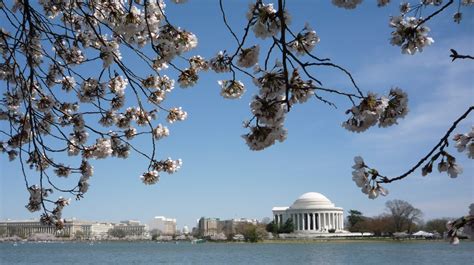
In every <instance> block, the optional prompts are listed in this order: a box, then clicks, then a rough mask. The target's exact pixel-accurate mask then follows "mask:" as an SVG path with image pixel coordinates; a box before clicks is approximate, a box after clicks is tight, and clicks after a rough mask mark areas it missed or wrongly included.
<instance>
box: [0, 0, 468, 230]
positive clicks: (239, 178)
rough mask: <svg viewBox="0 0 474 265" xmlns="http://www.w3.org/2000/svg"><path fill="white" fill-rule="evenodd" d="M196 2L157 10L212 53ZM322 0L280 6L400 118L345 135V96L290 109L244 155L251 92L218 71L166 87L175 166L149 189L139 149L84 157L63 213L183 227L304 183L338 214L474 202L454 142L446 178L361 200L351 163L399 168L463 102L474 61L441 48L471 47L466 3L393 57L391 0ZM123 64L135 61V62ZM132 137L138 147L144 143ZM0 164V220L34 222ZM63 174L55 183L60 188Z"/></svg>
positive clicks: (211, 34)
mask: <svg viewBox="0 0 474 265" xmlns="http://www.w3.org/2000/svg"><path fill="white" fill-rule="evenodd" d="M196 2H197V1H190V2H189V3H188V4H186V5H179V6H177V5H172V4H170V5H169V6H168V7H167V12H169V14H170V17H171V18H173V22H176V23H177V24H178V25H181V26H182V27H183V28H186V29H189V30H190V31H192V32H194V33H196V35H197V36H198V38H199V45H198V48H197V49H196V50H194V51H192V52H191V54H200V55H202V56H204V57H205V58H211V57H213V56H214V55H215V54H216V53H217V52H218V51H219V50H223V49H226V48H227V49H230V48H231V47H234V43H233V39H232V36H231V35H230V34H229V33H228V32H227V31H226V29H225V26H224V25H223V23H222V18H221V17H220V16H219V15H218V14H219V9H218V8H219V7H218V4H217V3H216V2H215V1H202V2H201V1H200V2H201V3H196ZM211 2H212V3H211ZM326 2H327V3H320V5H321V8H320V9H307V8H305V1H301V2H298V3H292V4H291V5H289V8H290V12H292V13H293V14H294V15H293V18H292V26H293V27H294V28H295V29H299V28H301V27H303V26H304V23H305V22H309V23H310V24H311V25H312V27H313V28H314V29H315V30H316V32H317V33H318V35H319V36H320V38H321V42H320V43H319V44H318V46H317V47H316V48H315V51H316V52H317V54H320V55H321V56H326V57H331V58H332V59H333V60H334V61H335V62H337V63H338V64H341V65H343V66H345V67H347V68H348V69H350V70H351V71H352V73H353V75H354V77H355V79H356V80H357V81H358V83H359V85H360V86H361V87H362V88H363V89H364V90H365V91H373V92H377V93H379V94H386V92H387V91H388V90H389V89H390V88H391V87H395V86H399V87H401V88H403V89H404V90H405V91H407V93H408V96H409V108H410V112H409V113H408V115H407V117H406V118H405V119H402V120H400V121H399V125H397V126H393V127H389V128H382V129H379V128H371V129H369V130H368V131H367V132H364V133H362V134H354V133H351V132H348V131H346V130H345V129H343V128H342V127H341V123H342V122H343V121H344V120H346V119H347V116H346V115H345V114H344V111H345V110H346V109H347V108H348V107H349V106H348V105H347V104H346V103H344V102H342V101H341V102H339V101H337V100H336V103H337V104H338V109H333V108H332V107H330V106H327V105H323V104H321V103H319V102H316V101H315V102H314V103H310V104H305V105H301V106H297V107H295V108H294V109H292V111H291V112H290V113H289V115H288V117H287V122H286V127H287V128H288V131H289V134H288V139H287V140H286V141H285V142H284V143H277V144H276V145H275V146H272V147H270V148H269V149H267V150H264V151H260V152H254V151H250V150H248V147H247V146H246V145H245V142H244V141H243V139H241V137H240V135H242V134H244V133H246V130H245V129H243V128H242V126H241V124H242V121H243V120H246V119H248V118H249V117H250V116H251V114H250V110H249V108H248V102H249V99H250V98H251V97H252V95H254V94H256V88H255V87H253V86H252V82H251V81H250V80H246V79H243V81H244V82H245V83H246V84H247V92H246V94H245V95H244V96H243V98H242V99H240V100H236V101H229V100H225V99H223V98H222V97H221V96H220V95H219V86H218V84H217V80H222V79H226V78H227V77H228V76H222V75H216V74H214V73H210V72H208V73H204V74H203V75H202V76H201V79H200V80H199V82H198V84H197V86H195V87H193V88H189V89H181V88H179V87H178V86H177V85H176V87H175V89H174V92H173V93H172V94H171V95H170V98H169V102H168V104H169V106H175V105H177V106H182V107H183V109H185V110H186V111H187V112H188V116H189V117H188V120H186V121H185V122H183V123H180V124H176V125H174V126H171V127H170V130H171V134H170V136H169V137H168V138H167V139H164V140H163V141H161V142H160V145H159V148H158V155H159V157H162V158H166V157H167V156H171V157H173V158H182V159H183V167H182V168H181V170H180V171H179V172H177V173H176V174H174V175H163V176H161V179H160V181H159V182H158V183H157V184H156V185H153V186H145V185H143V183H142V182H141V181H140V179H139V176H140V175H141V174H142V173H143V172H144V171H146V163H145V162H144V161H142V160H141V159H140V158H139V157H138V156H137V155H131V157H130V158H129V159H127V160H119V159H116V158H112V159H109V160H107V161H102V160H97V161H94V168H95V174H94V176H93V177H92V178H91V182H90V184H91V187H90V190H89V192H88V193H87V194H86V195H85V197H84V198H83V199H81V200H80V201H75V200H74V198H72V201H71V205H70V206H68V207H66V208H65V209H64V213H63V214H64V216H70V217H71V218H72V217H76V218H78V219H100V218H105V219H108V220H111V221H120V220H125V219H136V220H141V221H146V219H145V218H146V217H147V216H149V217H150V218H151V217H153V216H156V215H163V216H173V218H176V219H177V221H178V227H182V226H184V225H188V226H189V227H193V226H195V220H196V218H200V217H202V216H208V217H222V218H234V217H247V218H256V219H258V220H261V219H262V218H263V217H270V218H271V208H272V207H273V206H276V205H289V204H291V203H292V202H293V201H294V199H295V198H297V197H298V196H299V195H300V194H303V193H305V192H311V191H314V192H320V193H322V194H325V195H327V196H328V197H329V198H331V200H332V201H333V202H334V203H335V204H336V205H339V206H341V207H343V208H344V209H345V211H347V210H349V209H357V210H360V211H361V212H363V213H364V214H365V215H367V216H373V215H376V214H380V213H382V212H383V211H384V208H385V206H384V204H385V202H386V201H388V200H393V199H402V200H406V201H408V202H410V203H411V204H412V205H413V206H415V207H417V208H419V209H421V210H422V211H423V212H424V213H425V216H424V219H425V220H426V219H432V218H436V217H459V216H461V215H464V214H466V213H467V212H468V207H469V205H470V204H471V203H472V202H474V191H473V187H474V183H473V176H474V165H473V163H472V160H469V159H468V158H467V157H466V155H465V154H463V153H458V152H457V151H456V150H455V148H453V146H450V147H449V148H448V149H449V151H450V152H452V153H453V154H455V155H456V157H457V159H458V162H459V164H461V165H462V166H463V168H464V172H463V174H461V175H459V176H458V177H457V178H456V179H450V178H449V176H447V175H446V174H445V173H443V174H440V173H438V172H437V171H436V170H434V172H433V174H431V175H429V176H427V177H422V176H421V172H420V170H417V171H416V172H415V173H414V174H413V175H411V176H410V177H408V178H407V179H406V180H403V181H400V182H396V183H393V184H391V185H387V189H388V190H389V191H390V194H389V195H388V196H387V197H381V198H377V199H376V200H369V199H368V198H367V196H366V195H364V194H362V193H361V192H360V189H359V188H357V187H356V185H355V184H354V182H353V181H352V180H351V177H352V175H351V172H352V168H351V166H352V165H353V158H354V156H357V155H362V156H363V157H364V159H365V161H366V162H367V163H368V164H370V165H371V166H374V167H376V168H377V169H380V170H383V171H384V172H386V173H387V174H390V175H397V174H399V173H401V172H403V171H405V170H406V169H408V168H410V167H411V166H412V165H413V164H414V163H415V162H417V161H418V160H419V158H420V157H422V156H423V155H424V154H425V153H426V152H427V151H429V149H430V148H431V147H432V146H434V145H435V144H436V143H437V141H438V140H439V139H440V138H441V136H442V135H443V134H444V132H445V131H446V130H447V129H448V128H449V127H450V126H451V124H452V121H453V120H454V119H455V118H457V117H458V116H459V115H461V114H462V113H463V112H464V109H465V107H466V106H468V105H472V103H473V100H472V99H473V98H474V95H473V90H472V84H473V78H472V75H471V73H470V71H471V70H472V62H469V61H462V60H459V61H456V62H455V63H451V62H450V59H449V49H450V48H455V49H457V50H459V51H462V52H463V53H465V54H473V53H474V45H473V43H474V37H473V34H472V33H473V30H472V29H473V28H474V27H473V26H474V19H473V11H472V10H466V11H465V13H466V14H465V17H466V19H465V21H463V23H461V24H460V25H457V24H455V23H453V22H452V21H451V20H452V18H451V16H450V15H451V14H443V15H442V16H440V17H439V19H436V20H433V21H430V28H431V32H430V35H431V36H433V38H434V39H435V43H434V44H432V45H431V46H430V47H427V48H426V49H425V50H424V51H423V52H422V53H419V54H416V55H414V56H408V55H401V54H400V49H399V47H394V46H391V45H390V44H389V40H388V39H389V36H390V31H391V29H390V28H389V27H388V25H387V24H388V19H389V16H390V15H397V14H398V10H397V9H398V7H397V6H396V5H392V6H390V7H386V8H377V7H376V5H375V4H373V3H368V2H367V3H364V4H363V5H361V6H360V7H359V8H358V9H356V10H351V11H348V10H342V9H337V8H336V7H333V6H332V5H331V3H330V1H326ZM225 7H226V9H228V10H232V13H231V15H230V16H229V21H230V23H231V24H232V25H233V26H234V27H235V28H236V29H240V28H241V27H242V24H243V23H244V17H245V12H246V9H247V4H246V3H245V4H242V3H227V2H226V3H225ZM210 25H212V31H211V30H209V29H210V28H211V26H210ZM348 25H350V26H348ZM238 32H240V33H241V31H238ZM461 35H462V36H463V37H459V36H461ZM216 36H218V37H216ZM123 55H124V57H125V56H126V55H127V54H126V53H124V54H123ZM130 64H131V67H136V68H140V66H139V65H137V64H136V62H130ZM94 70H96V69H91V71H94ZM321 75H322V76H323V77H324V79H325V80H327V85H328V86H347V85H348V82H347V80H346V79H345V78H344V77H343V76H341V75H340V74H339V73H335V72H326V71H324V72H322V73H321ZM469 121H470V122H469ZM469 123H470V124H469ZM471 125H472V117H471V118H470V119H468V122H465V123H463V124H462V125H461V126H460V127H459V128H457V129H456V131H455V133H466V132H467V131H468V130H469V129H470V126H471ZM2 126H3V124H2ZM5 126H6V125H5ZM138 144H140V145H142V146H146V144H148V142H145V141H143V142H138ZM0 167H1V169H2V170H1V173H0V174H1V176H0V178H1V181H0V185H1V187H0V192H1V195H0V200H1V202H0V219H1V220H4V219H7V218H9V219H29V218H38V217H39V215H40V213H39V212H34V213H30V212H28V210H27V209H26V208H24V205H26V204H27V203H28V193H27V191H26V190H25V185H24V182H23V178H22V176H21V171H20V165H19V161H18V160H17V161H14V162H8V157H6V156H5V155H3V156H1V157H0ZM31 173H32V174H34V172H31ZM75 181H76V182H77V180H75ZM72 182H73V181H72V180H63V179H61V180H59V183H60V184H61V185H63V184H64V185H67V184H70V183H72ZM32 184H34V183H32ZM52 196H53V197H57V196H59V194H57V193H54V194H53V195H52ZM345 213H346V212H345ZM101 216H103V217H101ZM126 216H128V218H124V217H126ZM180 220H182V221H180ZM181 222H182V223H181Z"/></svg>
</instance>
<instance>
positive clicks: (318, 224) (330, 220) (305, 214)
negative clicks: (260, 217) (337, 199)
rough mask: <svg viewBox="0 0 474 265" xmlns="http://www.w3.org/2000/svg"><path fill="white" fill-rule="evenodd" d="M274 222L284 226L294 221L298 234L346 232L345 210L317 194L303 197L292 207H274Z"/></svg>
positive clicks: (312, 193) (313, 193)
mask: <svg viewBox="0 0 474 265" xmlns="http://www.w3.org/2000/svg"><path fill="white" fill-rule="evenodd" d="M272 211H273V217H274V222H275V223H276V224H277V225H278V226H282V225H283V224H284V223H285V222H286V221H287V220H288V219H291V220H292V221H293V226H294V230H295V232H296V233H327V232H329V230H332V229H333V230H334V231H335V232H340V231H343V230H344V210H343V209H342V208H340V207H335V205H334V203H332V202H331V201H330V200H329V199H328V198H326V196H324V195H322V194H320V193H317V192H308V193H305V194H303V195H301V196H300V197H299V198H298V199H297V200H296V201H295V202H294V203H293V204H292V205H291V206H290V207H274V208H273V209H272Z"/></svg>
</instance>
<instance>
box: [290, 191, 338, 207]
mask: <svg viewBox="0 0 474 265" xmlns="http://www.w3.org/2000/svg"><path fill="white" fill-rule="evenodd" d="M333 207H334V203H332V202H331V201H330V200H329V199H328V198H326V196H324V195H322V194H321V193H317V192H307V193H305V194H303V195H301V196H300V197H299V198H298V199H297V200H296V201H295V202H294V203H293V204H292V205H291V206H290V208H291V209H313V208H333Z"/></svg>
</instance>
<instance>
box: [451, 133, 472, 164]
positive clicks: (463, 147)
mask: <svg viewBox="0 0 474 265" xmlns="http://www.w3.org/2000/svg"><path fill="white" fill-rule="evenodd" d="M453 140H454V141H456V148H457V149H458V151H459V152H464V151H466V152H467V156H468V157H469V158H471V159H474V126H473V127H471V131H470V132H468V133H465V134H456V135H454V137H453Z"/></svg>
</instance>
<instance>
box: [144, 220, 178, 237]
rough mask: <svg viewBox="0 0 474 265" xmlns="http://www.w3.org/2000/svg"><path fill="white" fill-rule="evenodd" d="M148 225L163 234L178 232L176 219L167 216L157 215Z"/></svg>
mask: <svg viewBox="0 0 474 265" xmlns="http://www.w3.org/2000/svg"><path fill="white" fill-rule="evenodd" d="M148 227H149V228H150V231H151V230H154V229H158V230H159V231H161V234H162V235H175V234H176V219H173V218H166V217H164V216H155V218H153V219H152V220H151V221H150V223H149V224H148Z"/></svg>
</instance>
